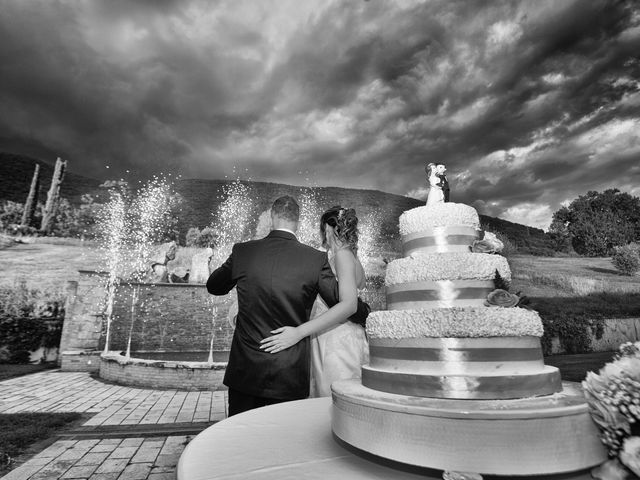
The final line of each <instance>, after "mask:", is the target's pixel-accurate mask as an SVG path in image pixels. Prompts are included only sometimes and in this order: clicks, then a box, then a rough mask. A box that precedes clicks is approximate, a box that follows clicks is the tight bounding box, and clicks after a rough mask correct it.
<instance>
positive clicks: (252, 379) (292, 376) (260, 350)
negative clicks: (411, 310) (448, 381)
mask: <svg viewBox="0 0 640 480" xmlns="http://www.w3.org/2000/svg"><path fill="white" fill-rule="evenodd" d="M299 215H300V209H299V206H298V203H297V202H296V200H295V199H294V198H293V197H290V196H283V197H280V198H278V199H277V200H276V201H275V202H274V203H273V206H272V208H271V222H272V230H271V232H270V233H269V235H267V236H266V237H265V238H263V239H260V240H252V241H249V242H245V243H238V244H235V245H234V246H233V249H232V252H231V255H230V256H229V258H228V259H227V261H226V262H225V263H224V264H223V265H222V266H220V267H219V268H218V269H216V270H215V271H214V272H213V273H212V274H211V276H210V277H209V280H208V281H207V290H208V291H209V293H211V294H213V295H226V294H227V293H229V291H230V290H231V289H232V288H233V287H236V288H237V293H238V316H237V319H236V328H235V332H234V335H233V341H232V343H231V352H230V354H229V363H228V365H227V369H226V372H225V377H224V384H225V385H226V386H227V387H228V388H229V391H228V396H229V416H231V415H235V414H238V413H241V412H244V411H247V410H251V409H253V408H258V407H262V406H266V405H271V404H275V403H280V402H286V401H290V400H300V399H304V398H307V397H308V396H309V392H310V389H311V393H312V394H313V395H314V396H326V395H330V390H329V386H330V384H331V382H332V381H333V380H336V379H339V378H352V377H354V376H359V375H360V366H361V365H362V363H364V362H365V357H366V355H367V354H368V350H367V345H366V338H365V334H364V329H363V327H362V325H364V322H365V320H366V317H367V315H368V313H369V306H368V305H367V304H366V303H364V302H362V301H361V300H360V299H359V297H358V288H362V287H364V280H365V277H364V270H363V268H362V265H361V264H360V262H359V261H358V257H357V255H356V254H357V241H358V237H357V222H358V219H357V217H356V216H355V212H354V211H353V209H344V208H341V207H334V208H331V209H329V210H327V211H326V212H325V213H324V214H323V215H322V217H321V219H320V233H321V236H322V242H323V246H324V247H325V248H326V249H327V250H328V252H322V251H320V250H316V249H315V248H313V247H310V246H307V245H304V244H302V243H300V242H298V240H297V238H296V231H297V229H298V221H299ZM334 272H335V274H334ZM336 276H337V278H336ZM338 280H339V281H338ZM317 296H319V297H320V298H321V299H322V301H324V305H323V304H322V303H320V304H319V305H318V303H319V302H318V303H316V306H315V307H314V302H315V300H316V297H317ZM312 309H313V310H314V312H313V315H312Z"/></svg>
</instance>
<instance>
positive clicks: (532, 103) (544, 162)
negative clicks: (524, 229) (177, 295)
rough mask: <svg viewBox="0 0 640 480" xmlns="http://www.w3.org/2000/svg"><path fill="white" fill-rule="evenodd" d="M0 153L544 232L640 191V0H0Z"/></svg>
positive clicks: (88, 171)
mask: <svg viewBox="0 0 640 480" xmlns="http://www.w3.org/2000/svg"><path fill="white" fill-rule="evenodd" d="M0 69H1V70H0V151H8V152H14V153H23V154H29V155H32V156H35V157H38V158H42V159H46V160H50V161H52V160H54V159H55V157H57V156H61V157H63V158H66V159H68V160H69V164H70V169H71V170H72V171H74V172H76V173H79V174H84V175H88V176H91V177H94V178H99V179H107V178H117V177H119V176H121V175H125V174H126V173H125V172H126V171H127V170H129V172H130V173H129V175H132V176H133V175H140V176H144V175H147V174H150V173H156V172H167V173H169V172H170V173H172V174H181V175H182V176H183V177H186V178H196V177H197V178H223V177H224V176H225V175H226V176H228V177H229V178H235V177H237V176H240V177H241V178H245V179H253V180H262V181H272V182H281V183H290V184H295V185H307V184H311V185H313V184H316V185H333V186H342V187H355V188H372V189H378V190H383V191H386V192H391V193H396V194H402V195H410V196H413V197H415V198H424V197H425V195H426V190H425V185H426V182H425V175H424V165H425V164H426V163H428V162H442V163H445V164H446V165H447V168H448V172H449V180H450V183H451V187H452V200H453V201H457V202H463V203H468V204H473V205H474V206H476V207H477V208H478V210H479V211H480V212H481V213H486V214H488V215H493V216H499V217H501V218H505V219H508V220H511V221H516V222H518V223H524V224H529V225H533V226H538V227H542V228H547V227H548V225H549V223H550V221H551V215H552V213H553V212H554V211H555V210H557V209H558V208H559V206H560V205H561V204H562V203H563V202H566V201H567V200H572V199H574V198H576V197H577V196H578V195H581V194H584V193H586V192H587V191H589V190H598V191H601V190H604V189H606V188H611V187H617V188H619V189H621V190H622V191H626V192H629V193H631V194H633V195H640V2H634V1H631V0H630V1H599V0H581V1H570V0H563V1H558V0H549V1H544V0H536V1H528V0H526V1H525V0H522V1H498V0H496V1H483V2H470V1H467V0H442V1H439V0H434V1H414V0H394V1H388V0H368V1H365V0H304V1H302V0H252V1H249V0H246V1H245V0H228V1H224V0H221V1H199V0H181V1H177V0H176V1H164V0H163V1H160V0H145V1H132V0H128V1H124V0H102V1H101V0H84V1H82V0H68V1H64V0H60V1H51V0H41V1H38V0H29V1H24V0H0Z"/></svg>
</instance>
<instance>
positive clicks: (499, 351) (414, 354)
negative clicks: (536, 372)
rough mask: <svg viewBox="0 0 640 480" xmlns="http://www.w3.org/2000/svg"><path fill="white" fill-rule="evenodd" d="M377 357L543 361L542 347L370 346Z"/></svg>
mask: <svg viewBox="0 0 640 480" xmlns="http://www.w3.org/2000/svg"><path fill="white" fill-rule="evenodd" d="M369 351H370V353H371V359H372V360H371V361H372V362H373V359H374V358H375V357H378V358H385V359H397V360H416V361H429V362H500V361H503V362H530V361H536V360H539V361H540V362H543V361H544V360H543V357H542V349H540V348H449V347H446V346H444V345H443V346H442V348H417V347H416V348H411V347H381V346H374V345H370V346H369Z"/></svg>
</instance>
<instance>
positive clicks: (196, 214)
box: [0, 153, 552, 254]
mask: <svg viewBox="0 0 640 480" xmlns="http://www.w3.org/2000/svg"><path fill="white" fill-rule="evenodd" d="M36 162H37V163H39V164H40V182H41V186H40V197H39V199H40V201H41V202H44V201H45V200H46V193H47V190H48V188H49V185H50V182H51V175H52V173H53V166H52V165H51V164H49V163H46V162H43V161H40V160H35V159H32V158H29V157H25V156H21V155H14V154H10V153H0V200H11V201H14V202H24V201H25V199H26V197H27V194H28V192H29V186H30V184H31V177H32V176H33V170H34V165H35V163H36ZM100 183H101V182H100V181H98V180H95V179H92V178H88V177H84V176H81V175H76V174H73V173H70V172H67V173H66V174H65V178H64V181H63V183H62V189H61V195H62V197H64V198H67V199H68V200H69V201H70V202H71V203H73V204H76V205H77V204H79V203H80V198H81V196H82V195H83V194H85V193H88V194H91V195H94V196H97V195H98V194H100V193H102V195H101V197H104V191H103V190H102V189H100V188H98V187H99V185H100ZM230 183H232V182H231V181H230V180H200V179H185V180H180V181H178V182H177V183H176V184H175V188H176V191H177V192H178V193H179V194H180V195H181V196H182V198H183V200H184V201H183V204H182V211H181V214H180V219H179V225H178V227H179V231H180V235H181V237H182V238H184V235H185V234H186V232H187V230H188V229H189V228H190V227H199V228H202V227H205V226H207V225H210V224H211V221H212V219H213V214H215V213H216V212H217V210H218V206H219V205H220V203H221V202H222V201H224V199H225V193H224V192H225V188H226V187H227V186H228V185H229V184H230ZM241 183H242V184H243V185H244V186H246V187H247V189H248V190H249V195H248V196H249V198H250V203H251V206H252V212H251V214H250V218H252V219H255V220H254V221H255V222H257V219H258V217H259V216H260V214H261V213H262V212H264V211H265V210H267V209H268V208H269V207H270V205H271V202H273V200H274V199H275V198H277V197H278V196H280V195H284V194H289V195H293V196H296V197H298V198H300V197H301V196H302V195H303V192H305V191H307V192H308V189H304V188H302V187H297V186H292V185H284V184H279V183H267V182H249V181H241ZM314 196H315V201H316V202H317V205H318V207H319V208H320V209H325V208H329V207H331V206H333V205H343V206H350V207H352V208H355V210H356V212H357V214H358V216H359V217H360V218H361V219H364V218H367V217H369V218H371V217H370V216H373V220H374V221H373V223H374V224H375V225H379V232H377V234H378V235H379V238H380V241H381V242H383V243H384V244H385V245H384V247H385V248H392V249H394V250H395V249H397V248H399V245H397V241H398V217H399V216H400V214H401V213H402V212H404V211H405V210H409V209H411V208H415V207H418V206H421V205H424V202H423V201H420V200H416V199H414V198H409V197H404V196H402V195H394V194H391V193H385V192H380V191H378V190H359V189H351V188H338V187H317V188H314ZM480 220H481V223H482V225H483V226H485V227H486V228H487V229H489V230H491V231H494V232H502V233H504V234H505V235H506V236H507V237H509V239H510V240H511V241H513V242H514V243H515V244H516V245H517V246H518V248H519V250H520V251H521V252H522V253H538V254H541V253H542V254H545V253H546V254H551V253H552V251H551V249H550V247H549V244H548V239H547V235H546V234H545V233H544V231H542V230H541V229H538V228H533V227H528V226H525V225H520V224H517V223H512V222H508V221H506V220H502V219H500V218H494V217H488V216H485V215H481V216H480ZM250 228H252V229H254V228H255V224H254V225H251V227H250Z"/></svg>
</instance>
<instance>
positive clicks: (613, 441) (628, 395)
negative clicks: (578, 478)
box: [582, 342, 640, 480]
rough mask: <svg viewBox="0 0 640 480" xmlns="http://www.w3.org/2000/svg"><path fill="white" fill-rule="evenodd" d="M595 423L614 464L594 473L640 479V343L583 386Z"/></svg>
mask: <svg viewBox="0 0 640 480" xmlns="http://www.w3.org/2000/svg"><path fill="white" fill-rule="evenodd" d="M582 387H583V389H584V394H585V397H586V399H587V403H588V405H589V411H590V413H591V417H592V418H593V421H594V422H595V423H596V425H598V428H599V429H600V436H601V439H602V443H604V445H605V446H606V447H607V450H608V451H609V457H611V460H609V461H607V462H605V463H603V464H602V465H600V466H599V467H597V468H595V469H594V470H593V471H592V473H591V474H592V476H593V477H594V478H597V479H601V480H612V479H620V480H625V479H632V478H640V342H636V343H630V342H629V343H625V344H623V345H621V346H620V349H619V351H618V353H617V354H616V356H615V358H614V360H613V361H612V362H610V363H608V364H606V365H605V366H604V367H603V368H602V369H601V370H600V371H599V372H598V373H597V374H596V373H593V372H589V373H587V377H586V379H585V380H584V381H583V382H582Z"/></svg>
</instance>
